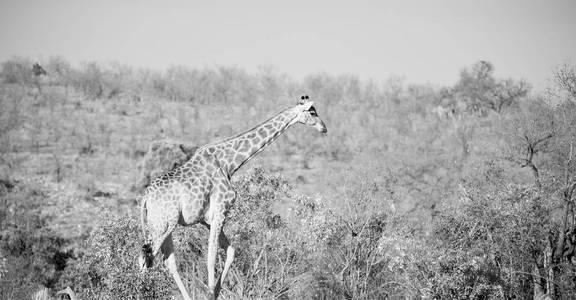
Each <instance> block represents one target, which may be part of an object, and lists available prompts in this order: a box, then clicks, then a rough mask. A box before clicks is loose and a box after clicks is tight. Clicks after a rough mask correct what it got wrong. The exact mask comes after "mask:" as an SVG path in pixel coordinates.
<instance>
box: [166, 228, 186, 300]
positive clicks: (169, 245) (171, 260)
mask: <svg viewBox="0 0 576 300" xmlns="http://www.w3.org/2000/svg"><path fill="white" fill-rule="evenodd" d="M162 254H164V264H165V265H166V268H168V270H169V271H170V273H172V277H173V278H174V281H176V285H178V289H180V293H182V297H183V298H184V300H191V299H192V298H191V297H190V294H189V293H188V290H187V289H186V287H185V286H184V283H183V282H182V278H180V274H178V268H177V266H176V257H175V256H174V243H173V241H172V234H170V235H168V236H167V237H166V239H165V240H164V243H162Z"/></svg>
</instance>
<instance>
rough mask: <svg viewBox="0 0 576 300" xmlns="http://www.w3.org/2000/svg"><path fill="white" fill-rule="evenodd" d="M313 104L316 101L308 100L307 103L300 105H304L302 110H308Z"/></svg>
mask: <svg viewBox="0 0 576 300" xmlns="http://www.w3.org/2000/svg"><path fill="white" fill-rule="evenodd" d="M312 105H314V102H313V101H308V102H306V103H302V104H301V105H300V106H301V107H302V111H306V110H309V109H310V107H312Z"/></svg>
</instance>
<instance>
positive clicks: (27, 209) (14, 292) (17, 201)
mask: <svg viewBox="0 0 576 300" xmlns="http://www.w3.org/2000/svg"><path fill="white" fill-rule="evenodd" d="M6 185H8V187H9V188H8V189H7V191H0V197H2V199H3V200H4V201H3V203H2V204H3V206H2V207H1V208H0V216H2V218H0V259H1V260H2V266H0V269H1V271H0V274H1V276H0V298H2V299H24V298H27V297H29V296H30V291H31V290H33V289H36V288H37V287H38V286H44V287H48V288H51V287H54V286H55V285H56V283H57V281H58V280H59V278H60V275H61V274H62V271H63V270H64V268H65V266H66V263H67V260H68V259H69V258H70V257H71V255H72V253H71V251H67V250H64V248H65V246H66V245H67V244H68V241H67V240H65V239H63V238H62V237H60V236H59V235H58V234H56V233H55V232H53V231H52V230H50V229H49V228H47V227H46V225H47V224H46V222H47V220H46V218H42V217H41V216H40V204H41V203H42V202H43V201H44V196H43V194H42V193H41V192H40V191H38V190H37V189H35V188H34V187H29V186H23V185H20V184H18V183H9V184H6V183H2V186H6ZM7 192H9V193H7ZM4 193H6V194H4Z"/></svg>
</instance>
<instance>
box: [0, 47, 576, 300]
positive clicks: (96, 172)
mask: <svg viewBox="0 0 576 300" xmlns="http://www.w3.org/2000/svg"><path fill="white" fill-rule="evenodd" d="M32 64H33V61H31V60H30V59H27V58H14V59H11V60H8V61H5V62H3V63H2V64H1V70H0V298H2V299H29V298H31V297H34V298H35V299H52V298H55V297H56V294H55V293H56V291H59V290H62V289H64V288H66V287H68V286H69V287H71V288H72V290H74V291H75V292H76V294H77V295H78V296H79V298H80V299H137V298H138V299H158V298H159V299H167V298H170V297H172V296H176V297H179V294H178V292H177V289H176V286H175V284H174V283H173V280H172V278H171V277H170V275H169V273H168V272H167V271H166V270H165V268H164V267H163V266H162V265H161V264H157V265H155V266H154V267H153V268H152V269H150V270H149V271H148V272H146V273H141V272H140V270H138V266H137V263H136V261H137V254H138V252H139V251H140V247H141V245H142V243H141V240H142V235H141V231H140V229H139V223H138V221H137V220H138V217H137V216H138V215H139V211H138V205H137V197H138V195H139V193H141V191H142V188H143V186H145V185H146V184H147V183H148V182H149V180H150V179H151V178H153V177H154V176H156V175H157V174H161V173H162V172H165V171H167V170H170V169H171V168H173V167H174V166H176V165H178V164H179V163H181V162H182V161H184V160H186V159H187V158H189V157H190V155H192V154H193V153H194V151H195V147H197V146H200V145H202V144H205V143H207V142H209V141H213V140H215V139H218V138H221V137H226V136H229V135H233V134H234V133H236V132H238V131H239V130H242V129H243V128H250V127H251V126H253V125H255V122H257V121H255V120H264V119H266V118H267V117H268V116H269V115H271V114H272V113H274V112H276V111H278V110H280V109H281V108H283V107H285V106H288V105H292V104H294V103H293V102H294V101H295V100H294V99H297V97H298V96H299V95H300V94H303V93H306V94H309V95H310V96H311V98H313V100H315V101H316V107H317V109H318V112H319V114H320V116H321V117H322V118H323V119H324V121H325V123H326V125H327V126H328V129H329V133H328V135H327V136H325V137H324V136H320V135H319V134H318V133H316V132H315V131H313V130H306V129H305V128H296V129H294V130H291V131H289V132H288V133H287V134H286V135H284V136H283V137H282V138H280V139H279V140H278V141H277V143H276V144H274V145H272V146H270V148H269V149H267V151H264V152H263V153H262V154H261V156H259V157H258V158H257V159H256V160H255V162H251V163H250V164H249V165H248V166H247V167H246V168H245V170H244V171H243V172H242V173H240V174H239V175H238V176H237V178H234V182H233V183H234V185H235V188H236V190H237V191H238V194H239V200H238V201H237V202H236V204H235V207H234V209H233V211H232V212H231V215H230V218H229V221H228V223H227V224H226V227H225V231H226V233H227V234H228V236H230V237H231V240H232V242H233V244H234V245H235V246H236V247H237V249H238V250H237V258H236V260H235V261H234V263H233V266H232V268H231V271H230V275H229V277H228V278H229V279H227V282H226V283H225V284H224V287H223V292H222V297H223V298H225V299H237V298H248V299H252V298H264V299H271V298H274V299H292V298H293V299H325V298H328V299H382V298H392V299H396V298H410V299H419V298H426V299H503V298H505V299H512V298H516V299H544V297H550V298H553V299H556V298H557V299H569V298H571V297H573V295H575V294H576V283H575V282H576V257H575V252H574V251H575V245H576V221H575V208H574V201H575V200H574V198H575V197H576V195H575V194H576V158H574V156H575V155H576V149H574V148H575V145H574V141H576V94H575V93H574V91H575V90H576V88H575V87H576V68H575V67H574V66H573V65H570V64H565V65H562V66H558V67H557V68H556V69H555V72H554V73H553V74H551V77H552V78H553V80H554V85H553V86H550V87H549V89H548V90H547V91H546V92H545V93H541V94H536V93H533V92H531V91H530V90H531V89H530V85H529V84H528V83H526V82H524V81H519V80H515V79H511V78H498V77H496V74H495V68H494V66H493V65H492V64H490V63H489V62H483V61H481V62H477V63H475V64H473V65H472V66H470V67H468V68H465V69H464V70H463V71H462V72H461V73H460V78H459V81H458V82H457V83H456V84H455V85H454V86H449V87H433V86H420V85H411V84H406V83H404V82H403V81H402V80H399V79H395V78H392V79H390V80H388V81H387V82H384V83H379V82H375V81H367V82H366V81H360V80H359V79H358V78H356V77H354V76H351V75H340V76H332V75H327V74H315V75H311V76H309V77H307V78H305V79H304V80H302V81H294V80H292V79H290V78H289V77H288V76H286V75H285V74H282V73H281V72H279V71H277V70H275V69H273V68H262V69H261V70H260V71H259V72H256V73H247V72H245V71H243V70H241V69H237V68H228V67H217V68H213V69H189V68H186V67H176V66H175V67H171V68H169V69H168V70H166V71H165V72H154V71H150V70H141V69H134V68H132V67H128V66H123V65H119V64H109V65H104V64H101V63H96V62H89V63H85V64H82V65H80V66H73V65H71V64H69V63H68V62H66V60H64V59H63V58H60V57H53V58H50V59H48V60H47V61H41V62H40V64H41V65H42V66H43V68H44V69H45V70H46V72H47V75H40V76H36V75H34V74H33V72H32ZM206 236H207V231H206V229H205V228H204V227H203V226H195V227H190V228H178V229H177V230H176V232H175V243H176V244H177V247H176V249H177V253H176V254H177V256H176V257H177V263H178V264H179V270H181V274H182V276H183V279H184V282H185V284H187V286H189V287H190V288H191V290H192V293H194V295H195V296H196V297H199V298H202V297H203V296H204V295H206V293H207V290H206V277H207V276H206V266H205V253H206V247H207V245H206ZM222 254H223V253H222ZM222 263H223V262H222ZM218 267H219V268H221V267H222V265H219V266H218ZM51 297H52V298H51Z"/></svg>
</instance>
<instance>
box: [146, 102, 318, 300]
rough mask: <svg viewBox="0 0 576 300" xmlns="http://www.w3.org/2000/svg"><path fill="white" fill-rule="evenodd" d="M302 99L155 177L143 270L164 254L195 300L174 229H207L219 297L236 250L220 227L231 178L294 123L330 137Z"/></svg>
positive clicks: (213, 288)
mask: <svg viewBox="0 0 576 300" xmlns="http://www.w3.org/2000/svg"><path fill="white" fill-rule="evenodd" d="M308 99H309V98H308V96H307V95H304V96H302V97H301V98H300V100H299V101H298V103H297V105H296V106H293V107H290V108H287V109H285V110H282V111H281V112H279V113H278V114H276V115H274V116H273V117H271V118H270V119H268V120H266V121H264V122H262V123H261V124H258V125H257V126H255V127H254V128H252V129H250V130H247V131H244V132H242V133H240V134H238V135H235V136H233V137H230V138H227V139H224V140H221V141H218V142H214V143H210V144H207V145H205V146H203V147H200V148H199V149H198V150H196V152H195V153H194V155H193V156H192V157H191V158H190V159H189V160H188V161H187V162H185V163H184V164H182V165H180V166H179V167H177V168H176V169H174V170H172V171H170V172H169V173H167V174H164V175H162V176H159V177H157V178H155V179H154V180H153V181H152V183H151V184H150V185H149V186H148V187H147V188H146V190H145V192H144V194H143V196H142V197H141V201H140V202H141V203H140V206H141V222H142V229H143V230H144V232H145V234H146V235H147V238H148V240H149V243H147V244H145V245H144V246H143V247H142V253H141V254H140V257H139V263H140V266H141V267H142V269H143V270H145V269H146V268H147V267H149V266H150V265H151V264H152V261H153V258H154V257H156V256H157V255H158V254H159V253H160V252H162V254H163V257H164V263H165V265H166V267H167V268H168V270H169V271H170V273H172V276H173V278H174V281H176V284H177V285H178V288H179V289H180V292H181V293H182V296H183V297H184V299H191V298H190V294H189V293H188V289H187V288H186V287H185V286H184V283H183V282H182V279H181V278H180V274H179V273H178V270H177V267H176V259H175V256H174V246H173V241H172V231H173V230H174V228H175V227H176V225H178V224H180V225H183V226H188V225H193V224H198V223H199V224H202V225H204V226H206V227H207V228H209V230H210V234H209V238H208V254H207V266H208V288H209V289H210V292H211V295H212V297H213V298H214V299H216V298H217V297H218V295H219V293H220V288H221V286H222V282H223V281H224V279H225V278H226V274H227V273H228V271H229V269H230V266H231V265H232V261H233V260H234V252H235V249H234V247H233V246H232V245H230V242H229V241H228V238H227V237H226V236H225V235H224V232H223V231H222V228H223V226H224V223H225V220H226V216H227V214H228V211H229V209H230V208H231V206H232V205H233V204H234V201H235V200H236V192H235V191H234V190H233V188H232V185H231V184H230V178H231V177H232V175H234V173H236V171H238V169H240V168H241V167H242V166H243V165H244V164H246V162H248V161H249V160H250V159H251V158H253V157H254V156H255V155H256V154H258V153H259V152H260V151H262V149H264V147H266V146H268V145H270V144H271V143H273V142H274V141H275V140H276V139H277V138H278V137H279V136H280V135H281V134H282V133H283V132H285V131H286V130H287V129H288V128H290V127H291V126H292V125H294V124H298V123H300V124H304V125H308V126H310V127H314V128H315V129H317V130H318V131H319V132H322V133H326V132H327V129H326V125H324V122H323V121H322V120H321V119H320V117H319V116H318V114H317V112H316V109H315V108H314V106H313V102H312V101H310V100H308ZM218 247H221V248H223V249H225V250H226V261H225V263H224V269H223V270H222V273H221V274H220V277H219V278H218V280H216V276H215V263H216V253H217V250H218Z"/></svg>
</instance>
